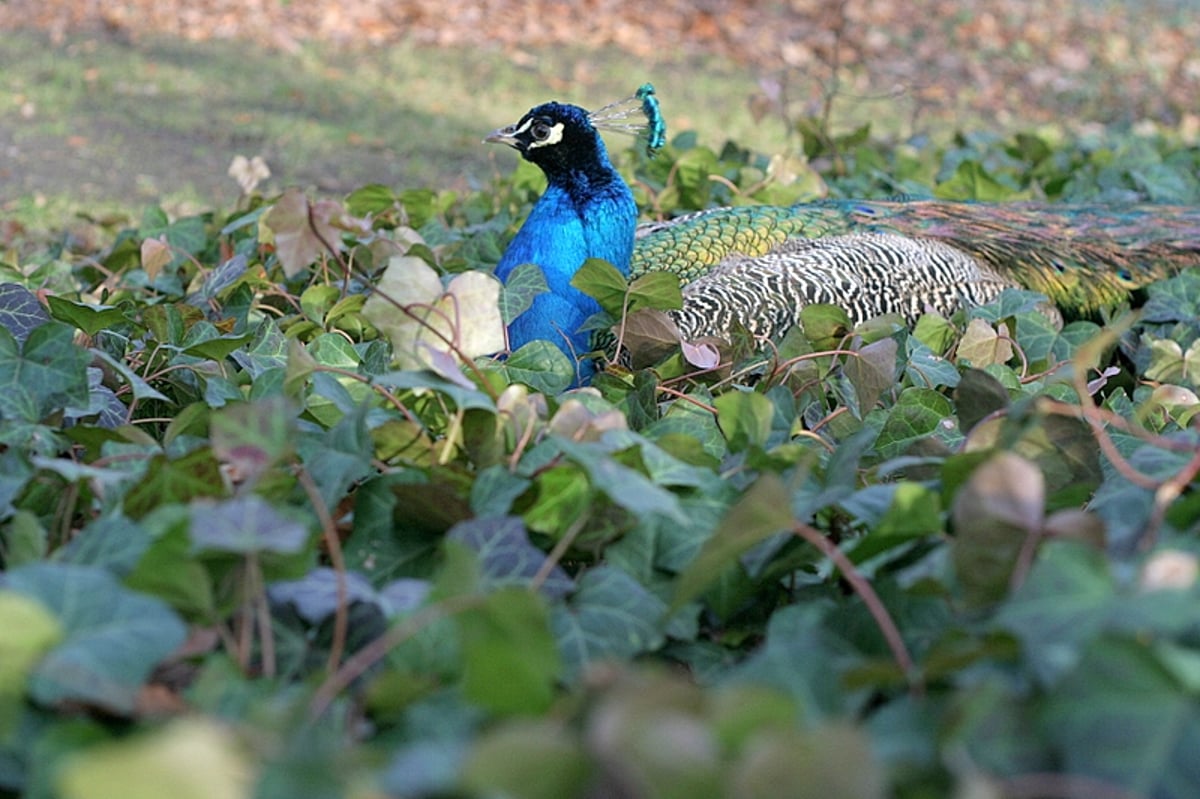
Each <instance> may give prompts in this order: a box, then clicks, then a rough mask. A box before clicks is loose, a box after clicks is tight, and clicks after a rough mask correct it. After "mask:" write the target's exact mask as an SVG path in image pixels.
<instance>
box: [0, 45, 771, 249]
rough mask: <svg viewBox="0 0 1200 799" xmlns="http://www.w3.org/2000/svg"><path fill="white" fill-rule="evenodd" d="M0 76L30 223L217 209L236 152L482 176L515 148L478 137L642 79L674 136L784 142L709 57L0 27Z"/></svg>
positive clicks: (329, 174)
mask: <svg viewBox="0 0 1200 799" xmlns="http://www.w3.org/2000/svg"><path fill="white" fill-rule="evenodd" d="M0 76H2V77H0V150H3V152H4V153H5V154H6V155H7V158H6V159H5V161H4V163H3V165H2V166H0V179H2V183H0V185H2V186H3V193H2V194H0V213H2V214H3V215H4V216H6V217H7V218H9V219H11V220H13V221H16V222H18V223H20V224H21V225H23V226H24V227H26V228H29V229H42V230H47V229H53V228H55V227H57V226H61V225H63V224H65V222H66V221H67V220H68V219H69V218H70V217H71V215H73V214H74V213H76V212H77V211H82V210H86V211H87V212H89V213H90V214H92V215H95V214H96V213H97V212H119V211H122V210H124V211H128V212H136V210H137V209H138V208H140V207H141V206H143V205H145V204H148V203H157V202H162V203H164V204H165V205H167V206H175V207H184V206H189V205H199V206H203V207H212V206H214V205H215V206H218V207H226V206H229V205H231V204H232V203H234V202H235V201H236V199H237V195H238V189H237V186H236V184H235V182H234V181H233V180H232V179H231V178H229V177H228V176H227V174H226V171H227V169H228V166H229V163H230V161H231V160H232V158H233V157H234V156H235V155H237V154H242V155H245V156H247V157H250V156H254V155H261V156H263V158H264V159H265V160H266V161H267V163H268V165H269V166H270V168H271V171H272V173H273V177H272V178H271V180H270V181H269V182H268V184H267V185H266V186H265V189H266V190H268V191H269V190H271V189H272V188H276V189H277V188H282V187H283V186H287V185H301V186H305V187H313V188H315V189H316V190H317V191H321V192H329V193H342V192H347V191H350V190H352V189H354V188H356V187H358V186H361V185H363V184H365V183H369V182H382V183H385V184H388V185H391V186H393V187H397V188H406V187H414V186H432V187H447V188H466V187H473V186H479V185H481V184H484V183H486V182H487V181H489V180H490V179H491V177H492V176H493V175H495V174H497V173H498V172H503V173H506V172H508V171H509V170H511V168H512V166H513V163H514V162H515V158H516V156H515V154H513V153H511V152H510V151H507V150H502V149H500V148H496V147H491V146H486V145H483V144H482V143H481V140H482V138H483V136H484V135H485V134H486V133H487V132H488V131H490V130H492V129H493V128H495V127H497V126H500V125H503V124H508V123H510V122H513V121H516V119H517V118H519V117H520V115H521V114H523V113H524V112H525V110H527V109H528V108H529V107H530V106H532V105H534V104H536V103H539V102H542V101H545V100H548V99H561V100H564V101H570V102H575V103H578V104H581V105H585V106H591V107H595V106H598V105H602V104H604V103H606V102H609V101H611V100H615V99H619V98H620V97H622V96H626V95H628V94H630V93H632V91H633V89H634V88H636V86H637V85H638V84H639V83H641V82H642V81H644V80H653V81H654V82H655V83H656V85H658V86H659V90H660V95H661V96H662V97H663V104H664V108H665V110H666V113H667V117H668V123H669V124H670V126H671V129H672V131H674V132H678V131H679V130H682V129H685V128H689V129H692V128H694V129H697V130H701V131H705V134H706V135H704V136H702V140H706V141H710V142H712V143H714V144H718V145H719V144H720V143H721V142H723V141H724V140H725V139H726V138H732V139H735V140H736V141H738V142H739V143H742V144H745V145H748V146H752V147H756V148H760V149H763V150H766V151H775V150H779V149H781V148H783V147H784V146H785V144H786V137H785V135H784V133H783V128H782V125H781V124H780V123H779V122H777V121H776V122H764V123H763V124H762V125H761V126H760V125H756V124H755V123H754V122H753V120H752V119H751V116H750V114H749V113H748V112H747V111H746V101H747V98H748V96H749V95H750V94H751V93H752V92H753V91H754V89H755V83H754V76H753V75H752V74H751V73H750V72H749V71H747V70H745V69H741V68H738V67H735V66H734V65H732V64H726V63H720V62H718V61H715V60H706V61H705V62H704V64H703V65H702V68H701V65H698V64H695V63H691V62H689V61H688V60H687V59H684V58H680V59H678V60H676V61H673V62H672V61H669V60H668V61H665V62H663V63H660V64H656V65H655V66H654V67H653V68H652V69H651V68H647V69H645V70H639V69H630V64H629V57H628V56H625V55H623V54H621V53H617V52H612V53H607V54H606V53H596V52H587V53H583V52H570V51H566V50H563V51H556V52H553V53H549V54H543V55H539V56H538V58H537V60H536V62H531V63H523V64H517V63H514V62H513V61H512V60H510V59H509V58H507V57H506V56H505V55H504V54H503V53H502V52H500V51H499V50H494V51H489V50H461V49H460V50H444V49H431V48H417V47H410V46H398V47H391V48H388V49H386V50H376V51H359V52H343V51H339V50H337V49H334V48H332V47H328V46H316V45H314V46H308V47H305V48H304V49H302V50H301V51H299V52H297V53H294V54H285V53H279V52H269V51H264V50H263V49H261V48H257V47H253V46H249V45H246V44H239V43H236V42H219V41H213V42H204V43H192V42H184V41H178V40H174V39H170V40H168V39H146V40H139V42H138V43H136V44H133V43H129V42H126V41H122V40H119V39H114V38H110V37H105V36H89V37H84V38H76V39H73V40H69V41H68V42H66V43H65V44H63V45H61V46H52V45H50V44H49V43H48V42H47V40H46V39H45V38H43V37H41V36H39V35H37V34H33V33H22V32H4V33H0ZM564 87H570V90H566V89H565V88H564ZM628 141H631V140H628V139H624V138H621V140H620V141H617V140H614V141H613V145H614V146H617V147H621V146H625V143H626V142H628Z"/></svg>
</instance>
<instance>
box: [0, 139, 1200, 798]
mask: <svg viewBox="0 0 1200 799" xmlns="http://www.w3.org/2000/svg"><path fill="white" fill-rule="evenodd" d="M818 133H819V134H820V135H818ZM802 144H803V157H801V155H800V154H799V153H798V154H797V155H795V156H793V157H792V158H790V159H788V158H781V157H777V158H774V159H772V158H766V157H763V156H760V155H758V154H756V153H753V152H750V151H748V150H746V149H744V148H742V147H739V146H737V145H736V144H735V143H730V144H728V145H726V146H725V147H724V148H721V149H712V148H708V147H704V146H701V145H699V144H697V142H696V137H695V136H694V135H693V134H689V133H684V134H681V135H679V136H676V137H675V138H674V139H673V140H672V141H671V143H670V145H669V146H668V147H667V148H666V150H665V151H664V152H662V153H660V154H659V155H658V156H657V157H655V158H648V157H646V155H645V154H644V153H643V152H641V151H640V150H638V149H636V148H633V149H630V150H628V151H626V152H623V153H620V154H619V159H618V160H619V162H620V165H621V168H622V170H623V172H624V174H625V175H626V177H627V179H629V180H630V182H631V184H632V185H634V186H635V187H636V193H637V196H638V200H639V203H640V204H641V206H642V210H643V213H644V214H645V215H646V216H647V217H653V216H656V215H662V214H672V213H677V212H681V211H686V210H692V209H698V208H703V207H708V206H710V205H720V204H730V203H743V202H764V201H765V202H774V203H787V202H795V201H800V200H806V199H814V198H817V197H820V196H829V195H833V196H861V197H884V196H891V195H896V194H907V195H916V196H926V195H929V196H938V197H946V198H954V199H969V200H1007V199H1022V198H1030V197H1046V198H1049V199H1052V200H1064V201H1066V200H1077V201H1083V200H1090V201H1102V202H1123V201H1130V200H1139V201H1160V202H1175V203H1197V202H1200V180H1198V179H1197V175H1198V174H1200V150H1198V149H1197V148H1196V147H1194V146H1191V147H1189V146H1187V145H1185V144H1182V143H1180V142H1178V141H1174V140H1171V139H1169V138H1164V137H1161V136H1154V135H1151V136H1135V135H1127V136H1121V137H1117V136H1113V137H1107V138H1103V139H1099V138H1098V139H1067V138H1064V139H1052V138H1047V137H1044V136H1039V135H1036V134H1033V133H1025V134H1019V135H1013V136H987V135H960V136H959V137H957V138H956V139H955V140H954V141H952V142H951V143H950V144H949V145H948V146H938V147H935V146H929V147H919V146H915V145H913V144H911V143H910V144H890V143H883V142H880V141H878V140H876V139H874V138H873V137H872V136H871V132H870V129H869V128H865V127H864V128H862V129H859V130H857V131H854V132H852V133H850V134H848V135H840V136H834V135H829V134H828V133H826V132H823V129H820V128H819V126H810V127H809V128H808V133H807V134H806V135H804V137H803V142H802ZM247 188H248V189H249V190H248V192H247V193H246V194H245V195H244V196H243V197H242V199H241V200H240V201H239V203H238V204H237V206H236V207H235V208H232V209H210V210H204V211H202V212H200V213H194V214H189V215H183V216H178V215H176V216H172V215H169V214H167V213H166V212H164V211H163V210H162V209H160V208H157V207H150V208H147V209H146V210H145V211H144V212H143V213H142V214H141V217H140V219H137V220H136V221H135V222H133V223H124V222H117V223H116V224H114V225H112V226H111V227H110V229H109V230H108V231H107V239H106V240H105V242H104V243H103V244H102V245H100V246H98V247H96V248H94V249H86V248H85V249H83V250H80V249H79V248H78V247H76V246H75V245H73V243H72V242H71V241H70V240H68V239H65V238H64V239H60V240H57V241H54V242H51V243H48V244H47V243H46V242H44V241H38V242H36V243H34V244H31V245H28V246H13V247H11V248H9V249H8V250H7V252H6V254H5V256H4V258H3V263H0V283H2V284H3V285H0V465H2V468H0V558H2V559H3V572H2V573H0V616H2V617H3V618H4V619H5V624H3V625H0V793H3V794H5V795H24V796H30V797H57V796H61V797H64V799H75V798H76V797H88V799H108V798H109V797H113V798H114V799H115V798H116V797H139V796H155V797H157V796H162V795H164V794H165V793H166V792H167V791H170V792H171V793H172V794H174V795H177V796H181V797H188V796H197V797H201V796H203V797H236V796H263V797H276V796H277V797H292V798H295V797H325V796H354V797H378V796H398V797H444V796H479V797H492V796H511V797H530V799H536V798H538V797H547V798H549V797H567V796H593V797H600V796H614V795H619V796H664V797H676V796H678V797H707V796H736V797H753V796H762V797H773V796H813V797H828V796H839V797H882V796H897V797H925V796H945V795H952V794H956V793H962V794H963V795H966V794H967V792H971V791H975V792H978V793H979V795H986V796H1011V797H1017V796H1071V797H1075V796H1078V797H1083V796H1154V797H1180V798H1182V797H1190V796H1192V795H1193V793H1194V786H1195V785H1196V784H1200V772H1198V771H1197V769H1198V768H1200V766H1198V765H1197V761H1196V759H1195V757H1194V753H1195V752H1196V751H1197V750H1198V748H1200V713H1198V711H1200V648H1198V646H1200V628H1198V620H1200V589H1198V588H1197V568H1198V567H1197V563H1198V561H1197V558H1198V557H1200V542H1198V539H1197V536H1198V534H1200V501H1198V499H1197V498H1198V496H1200V495H1198V494H1197V492H1196V486H1197V480H1198V478H1197V474H1198V473H1200V455H1197V452H1198V451H1200V446H1198V443H1200V442H1198V438H1200V436H1198V429H1197V424H1200V422H1197V419H1198V418H1200V417H1198V416H1197V411H1198V410H1200V403H1198V402H1197V397H1196V391H1197V390H1200V343H1198V342H1200V321H1198V320H1200V275H1197V274H1196V273H1195V271H1194V270H1192V271H1189V272H1185V273H1184V274H1181V275H1179V276H1177V277H1174V278H1171V279H1169V280H1165V281H1162V282H1159V283H1157V284H1154V285H1152V286H1150V287H1148V288H1147V289H1146V290H1145V291H1144V292H1143V293H1141V294H1139V295H1138V296H1137V297H1135V298H1134V303H1133V304H1134V305H1136V306H1137V308H1136V309H1133V308H1118V309H1114V310H1113V311H1112V312H1111V313H1109V314H1106V315H1104V316H1103V317H1101V318H1097V319H1086V320H1072V321H1070V322H1068V324H1067V325H1066V326H1064V327H1063V328H1062V329H1056V328H1055V327H1054V326H1053V325H1052V324H1050V322H1049V321H1048V320H1047V318H1046V316H1045V315H1044V314H1043V313H1041V312H1040V310H1039V299H1038V297H1037V296H1035V295H1030V294H1029V293H1025V292H1015V291H1014V292H1008V293H1006V294H1004V295H1003V296H1002V297H1001V298H1000V299H999V300H998V301H996V302H995V303H993V304H991V305H988V306H984V307H980V308H975V309H971V310H969V311H965V312H961V313H959V314H957V315H955V316H954V317H952V318H949V319H947V318H941V317H938V316H934V315H927V316H925V317H924V318H922V319H921V320H920V321H919V322H918V323H917V324H916V326H915V327H914V328H911V329H910V328H909V327H908V326H906V325H904V324H902V323H901V322H900V321H899V320H896V319H888V318H881V319H876V320H872V321H871V322H869V323H866V324H864V325H861V326H859V327H858V328H854V329H851V328H850V327H849V326H848V325H847V324H846V321H845V316H844V314H842V313H841V312H840V311H839V310H838V309H836V308H831V307H821V306H816V307H813V308H811V309H810V310H809V312H808V313H807V315H806V317H805V321H804V325H803V326H802V328H797V329H796V330H794V331H793V332H792V333H791V334H789V335H788V336H787V338H786V339H785V340H783V341H782V342H780V343H779V344H778V345H777V346H776V347H774V348H772V349H771V350H769V352H768V354H767V355H765V356H762V355H755V354H754V353H753V352H752V349H753V348H752V347H751V346H750V343H749V342H748V341H744V340H741V341H734V342H732V343H731V345H730V347H729V348H728V349H727V350H726V351H724V352H723V353H722V354H723V356H724V361H725V362H726V364H727V366H725V367H723V368H721V369H715V370H706V369H701V368H698V367H697V366H696V365H695V363H696V354H695V353H688V352H685V351H683V350H681V349H680V348H679V347H678V346H673V345H672V344H671V342H669V341H667V342H663V341H662V340H660V339H657V338H655V335H654V331H655V327H654V325H653V324H652V323H651V322H650V321H647V320H653V318H654V316H653V314H654V312H655V311H656V310H657V309H661V308H664V307H669V305H670V303H671V302H672V301H673V299H674V298H675V297H676V296H677V291H675V290H674V289H673V286H672V285H671V283H670V281H669V280H667V281H663V280H652V281H643V282H641V283H635V284H634V285H629V286H626V285H624V284H623V282H622V281H620V280H619V276H617V279H614V273H613V271H612V270H611V269H606V268H605V267H604V265H603V264H591V265H589V267H588V269H587V270H585V272H584V274H583V275H582V276H581V277H580V278H579V281H580V285H581V286H582V287H583V288H584V289H585V290H587V291H589V292H591V293H593V294H594V295H595V296H597V297H598V298H599V299H601V301H602V304H603V305H604V306H605V308H606V311H607V312H608V313H609V314H610V316H611V319H609V320H608V321H609V322H611V323H613V324H614V325H616V327H617V330H618V332H619V335H620V336H621V337H622V338H623V340H624V341H625V343H626V344H628V346H629V347H630V348H631V349H632V350H634V361H633V363H634V364H635V365H636V368H630V367H626V366H622V365H621V364H614V365H613V367H612V369H611V370H610V371H609V372H608V373H606V374H605V375H603V376H602V377H600V378H598V379H597V380H596V381H595V384H594V386H593V387H592V388H591V389H587V390H583V391H566V387H567V385H568V382H569V380H570V365H569V364H568V363H567V362H566V361H565V360H564V359H563V357H562V356H561V354H560V353H559V352H558V350H557V349H555V348H553V347H552V346H550V345H548V344H547V345H545V346H541V345H540V344H539V343H537V342H535V343H534V344H532V345H529V346H527V347H526V348H524V349H522V350H521V351H518V352H516V353H513V354H511V355H510V356H509V357H508V358H507V359H506V360H501V359H494V358H489V357H486V356H484V355H482V354H481V353H482V352H484V351H487V350H489V349H491V348H494V347H492V346H491V343H492V342H493V341H494V338H493V337H494V334H495V331H496V329H497V326H498V325H500V324H501V323H502V321H503V320H504V319H505V318H509V317H511V315H512V314H514V313H516V312H517V311H519V309H520V308H521V307H522V303H524V302H527V301H528V296H529V292H531V291H536V290H537V285H536V280H535V279H532V278H531V280H530V281H529V282H527V283H523V284H521V285H518V286H513V287H510V289H509V290H508V291H506V292H503V293H501V292H499V291H498V289H497V287H496V286H494V285H492V284H490V283H489V282H488V278H486V277H485V276H484V273H486V271H487V269H488V268H489V267H490V265H492V264H494V263H495V262H496V260H497V259H498V257H499V253H500V252H501V250H502V248H503V246H504V243H505V242H506V240H507V238H508V236H510V235H511V233H512V231H513V230H514V229H515V227H516V225H517V224H518V223H519V220H520V219H521V218H522V217H523V215H524V214H525V213H526V212H527V211H528V209H529V207H530V205H531V204H532V202H533V200H534V199H535V198H536V197H537V195H538V193H539V191H540V189H541V185H540V177H539V175H538V173H537V172H536V170H534V169H532V168H530V167H527V166H521V167H519V168H518V169H517V170H516V171H515V172H514V173H513V174H512V175H510V176H506V177H504V178H502V179H499V180H497V181H496V182H495V184H494V185H491V186H488V187H485V188H484V189H481V190H475V191H471V190H463V191H453V192H452V191H448V190H438V189H435V188H428V187H422V186H409V187H388V186H382V185H377V184H375V185H366V186H363V187H361V188H359V189H356V190H355V191H353V192H351V193H349V194H348V195H345V196H330V195H321V194H316V193H312V194H305V193H304V192H301V191H299V190H288V191H285V192H283V193H280V194H272V195H270V196H262V195H260V194H258V193H256V192H255V191H254V190H253V188H252V187H250V186H249V185H248V186H247ZM376 284H377V285H378V286H379V287H380V290H379V291H376V292H375V293H374V294H372V293H371V291H370V288H371V286H372V285H376ZM639 309H640V311H639Z"/></svg>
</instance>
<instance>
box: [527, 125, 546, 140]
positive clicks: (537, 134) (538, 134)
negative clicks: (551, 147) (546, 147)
mask: <svg viewBox="0 0 1200 799" xmlns="http://www.w3.org/2000/svg"><path fill="white" fill-rule="evenodd" d="M529 132H530V133H532V134H533V138H535V139H537V140H538V141H545V140H546V139H547V138H549V137H550V126H549V125H547V124H546V123H545V122H534V123H533V127H532V128H530V129H529Z"/></svg>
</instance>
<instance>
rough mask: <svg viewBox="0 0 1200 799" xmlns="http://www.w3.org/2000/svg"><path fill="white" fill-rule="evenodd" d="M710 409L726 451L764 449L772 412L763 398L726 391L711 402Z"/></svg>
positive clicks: (773, 410) (756, 395)
mask: <svg viewBox="0 0 1200 799" xmlns="http://www.w3.org/2000/svg"><path fill="white" fill-rule="evenodd" d="M713 406H714V407H716V409H717V424H718V425H719V426H720V428H721V432H722V433H723V434H724V435H725V440H726V441H727V442H729V449H730V451H732V452H741V451H742V450H744V449H746V448H748V447H763V446H765V445H766V443H767V438H768V437H769V436H770V435H771V422H772V420H773V419H774V417H775V408H774V406H773V405H772V404H771V401H770V400H769V399H767V398H766V397H765V396H763V395H762V394H759V393H757V392H753V391H727V392H725V393H724V394H722V395H720V396H719V397H717V398H716V399H715V400H713Z"/></svg>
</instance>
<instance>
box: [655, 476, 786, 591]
mask: <svg viewBox="0 0 1200 799" xmlns="http://www.w3.org/2000/svg"><path fill="white" fill-rule="evenodd" d="M793 523H794V519H793V517H792V503H791V497H789V496H788V492H787V489H786V488H784V485H783V481H782V480H780V479H779V477H777V476H776V475H774V474H772V473H770V472H768V473H766V474H763V475H762V476H761V477H759V478H758V480H757V481H756V482H755V483H754V484H753V485H752V486H750V488H748V489H747V490H746V492H745V493H744V494H743V495H742V496H741V498H740V499H739V500H738V501H737V503H735V504H734V506H733V507H732V508H730V509H729V512H728V513H727V514H726V516H725V518H724V519H723V520H722V521H721V524H720V526H719V527H717V529H716V532H714V533H713V535H712V537H711V538H709V539H708V540H707V541H705V542H704V545H703V546H702V547H701V548H700V552H699V553H698V554H697V555H696V558H695V560H693V561H692V562H691V563H690V564H688V566H687V568H686V569H685V570H684V571H683V573H682V574H680V575H679V579H678V580H677V581H676V583H675V595H674V597H673V598H672V600H671V609H672V610H678V609H679V608H681V607H683V606H684V605H686V604H687V603H688V602H691V601H692V600H693V599H695V598H696V597H698V596H699V595H700V594H702V593H703V592H704V591H705V589H707V588H708V587H709V586H710V585H712V584H713V582H714V581H715V580H716V579H717V578H718V577H719V576H720V575H721V573H722V572H724V571H725V570H726V569H728V568H730V567H732V566H734V565H736V563H737V559H738V557H739V556H740V555H741V554H742V553H744V552H746V551H747V550H749V549H750V548H751V547H753V546H754V545H755V544H757V543H759V542H760V541H763V540H765V539H767V538H769V537H770V536H772V535H775V534H776V533H780V532H783V531H785V530H788V529H790V528H791V526H792V524H793Z"/></svg>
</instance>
